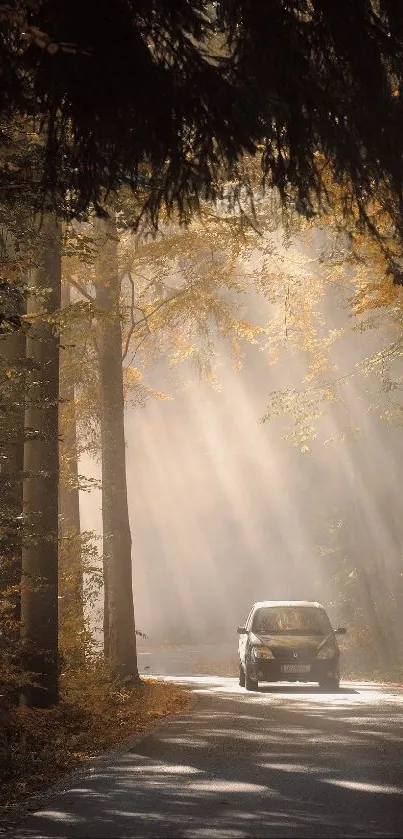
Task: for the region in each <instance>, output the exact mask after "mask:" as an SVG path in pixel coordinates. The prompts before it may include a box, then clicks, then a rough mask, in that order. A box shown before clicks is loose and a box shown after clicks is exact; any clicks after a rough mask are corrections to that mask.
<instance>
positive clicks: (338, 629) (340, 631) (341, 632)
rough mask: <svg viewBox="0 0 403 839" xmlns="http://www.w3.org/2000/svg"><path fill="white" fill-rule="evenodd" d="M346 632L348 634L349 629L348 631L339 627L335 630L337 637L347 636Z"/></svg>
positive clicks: (343, 627)
mask: <svg viewBox="0 0 403 839" xmlns="http://www.w3.org/2000/svg"><path fill="white" fill-rule="evenodd" d="M346 632H347V629H346V627H345V626H338V627H337V629H335V630H334V634H335V635H345V634H346Z"/></svg>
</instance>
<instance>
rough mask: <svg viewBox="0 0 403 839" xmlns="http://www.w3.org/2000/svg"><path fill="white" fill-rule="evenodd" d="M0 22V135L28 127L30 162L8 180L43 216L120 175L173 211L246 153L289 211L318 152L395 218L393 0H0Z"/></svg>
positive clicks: (316, 184) (398, 62)
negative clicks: (45, 205) (37, 202)
mask: <svg viewBox="0 0 403 839" xmlns="http://www.w3.org/2000/svg"><path fill="white" fill-rule="evenodd" d="M0 22H1V26H2V36H1V49H2V54H1V69H2V83H3V93H2V99H1V109H2V122H3V139H4V141H6V133H5V128H4V117H5V116H7V115H8V116H10V115H11V114H13V113H27V114H29V115H31V116H34V115H35V116H36V118H37V120H38V122H39V121H40V122H41V125H42V128H43V129H44V130H43V136H44V137H45V138H46V139H45V141H44V142H45V146H46V147H45V157H44V164H43V172H42V171H37V172H35V173H32V172H27V170H26V169H23V170H21V171H20V172H19V173H18V175H19V177H20V179H21V181H22V182H24V179H25V181H26V180H27V179H28V180H30V179H31V181H32V177H33V175H34V176H35V177H34V178H33V179H34V180H35V179H36V180H38V181H39V182H40V183H39V184H36V186H35V189H36V190H37V194H38V195H39V196H41V199H42V200H45V199H46V200H47V201H48V202H50V203H52V204H53V206H54V207H55V209H57V210H58V211H59V212H60V211H62V212H63V213H64V214H67V213H70V214H71V213H73V214H77V213H78V214H79V213H81V212H84V211H85V210H86V208H87V207H88V205H89V204H90V203H91V202H92V203H95V204H97V203H100V202H101V201H102V200H103V197H104V195H105V192H107V191H108V190H114V189H115V188H117V187H118V186H119V185H121V184H122V183H129V184H130V185H131V186H132V187H133V188H134V189H135V190H137V191H139V190H140V191H142V190H143V189H144V201H145V203H146V209H147V210H148V211H149V213H150V214H151V216H152V217H154V218H155V217H156V215H157V213H158V209H159V207H160V206H161V205H163V204H165V205H168V207H171V206H173V205H177V206H178V207H179V210H180V212H181V213H182V215H186V214H187V212H188V211H189V210H191V209H192V208H193V207H194V206H195V205H197V202H198V200H199V198H200V197H203V196H214V195H215V194H217V192H218V191H219V185H220V183H222V180H223V179H224V178H228V177H230V178H235V177H237V178H240V179H241V181H242V178H243V177H246V176H245V175H242V173H240V172H239V170H238V171H236V169H237V164H238V162H239V160H240V159H241V156H242V155H243V153H244V152H245V151H247V152H250V153H255V152H258V153H261V152H262V164H263V173H264V174H265V176H266V179H267V182H268V183H269V184H275V185H276V186H277V187H279V189H280V191H281V192H282V194H283V196H286V195H287V193H288V190H289V188H290V187H294V188H295V189H296V193H297V196H298V206H299V207H300V209H301V210H302V211H306V212H308V213H309V212H310V211H311V209H312V204H315V202H316V199H317V197H318V195H319V196H321V197H323V179H322V174H323V173H322V169H321V167H323V165H324V162H323V161H326V165H327V164H328V163H330V164H331V165H332V171H333V172H334V173H335V175H336V178H337V179H338V180H340V181H341V180H342V181H343V182H345V183H346V185H347V186H349V187H350V192H351V194H353V195H355V197H356V198H358V200H359V201H360V202H362V204H364V202H365V200H366V199H367V197H368V195H369V196H373V195H375V194H376V193H377V189H378V187H379V185H380V184H381V183H382V184H383V189H385V188H386V189H387V191H389V192H390V202H391V204H390V206H391V210H392V214H393V215H394V218H395V219H396V220H398V219H399V215H400V212H401V203H402V145H403V143H402V74H403V60H402V59H403V46H402V33H403V4H402V2H401V0H372V2H371V0H338V2H337V3H334V2H329V0H270V2H264V0H262V2H256V0H217V2H215V3H211V2H206V0H85V2H82V0H25V2H24V0H21V2H19V0H15V2H14V3H8V4H5V3H2V4H0ZM318 153H319V154H318ZM1 179H2V181H3V186H7V185H9V184H10V181H13V188H16V187H18V184H16V181H17V180H18V178H17V176H16V173H15V172H14V173H10V172H7V171H6V170H4V169H3V170H2V172H1ZM39 185H40V189H39ZM385 185H386V186H385ZM22 186H23V188H26V184H25V186H24V184H22ZM347 209H348V208H347Z"/></svg>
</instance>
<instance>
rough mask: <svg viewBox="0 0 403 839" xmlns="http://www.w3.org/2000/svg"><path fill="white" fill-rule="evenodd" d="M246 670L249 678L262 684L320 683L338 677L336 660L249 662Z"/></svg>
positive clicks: (269, 660) (337, 662)
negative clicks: (302, 662)
mask: <svg viewBox="0 0 403 839" xmlns="http://www.w3.org/2000/svg"><path fill="white" fill-rule="evenodd" d="M248 670H249V674H250V676H251V678H253V679H256V680H259V681H262V682H322V681H325V680H326V679H335V678H337V679H338V678H339V676H340V672H339V661H338V660H336V659H324V660H314V661H311V662H310V663H309V664H306V663H304V664H294V663H291V662H279V661H272V660H271V659H268V660H265V659H263V660H262V659H261V660H256V661H251V662H250V665H249V668H248Z"/></svg>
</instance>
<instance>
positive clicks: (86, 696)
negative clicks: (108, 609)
mask: <svg viewBox="0 0 403 839" xmlns="http://www.w3.org/2000/svg"><path fill="white" fill-rule="evenodd" d="M95 682H96V683H94V682H92V683H91V680H88V681H87V683H86V684H85V685H84V684H82V685H81V688H82V690H81V691H80V684H79V683H77V681H76V682H75V683H74V690H73V689H72V683H71V682H70V684H69V686H68V689H67V690H65V692H64V695H62V701H61V703H60V705H59V706H57V707H55V708H52V709H49V710H39V709H28V708H13V709H11V712H10V718H9V721H8V730H7V735H8V737H7V754H6V760H4V759H3V761H2V766H0V834H1V833H5V832H7V831H8V830H10V829H11V827H12V825H13V824H14V823H15V822H16V821H19V820H20V819H21V818H22V817H23V815H24V812H25V811H26V810H27V809H30V805H31V804H32V802H33V801H34V802H35V800H36V798H37V797H38V796H39V795H40V794H41V793H42V792H44V791H45V790H46V789H47V788H48V787H50V786H51V785H53V784H54V783H56V782H57V781H59V780H60V779H61V778H62V777H63V775H67V774H68V773H69V772H72V771H73V770H76V769H78V768H79V767H81V766H82V765H83V764H85V763H86V762H88V761H91V760H92V759H94V758H96V757H97V756H98V755H99V754H101V753H102V752H105V751H106V750H108V749H110V748H113V747H115V746H118V745H119V744H121V743H123V742H124V741H125V740H128V739H129V738H133V737H136V736H137V735H140V734H141V733H143V732H147V731H148V730H150V729H152V728H153V727H154V726H155V724H156V723H157V722H158V721H159V720H161V719H162V718H164V717H168V716H171V715H173V714H179V713H183V712H185V711H186V710H188V709H189V707H190V705H191V700H190V697H189V694H188V693H186V692H185V691H183V690H181V689H180V688H179V687H177V686H176V685H174V684H172V683H168V682H163V681H156V680H153V679H150V678H146V679H144V678H143V679H142V680H141V683H140V685H137V686H135V687H129V686H124V685H123V684H120V685H118V684H116V683H113V682H107V681H106V680H103V679H102V677H101V676H100V677H99V678H97V679H96V680H95ZM74 693H76V695H74Z"/></svg>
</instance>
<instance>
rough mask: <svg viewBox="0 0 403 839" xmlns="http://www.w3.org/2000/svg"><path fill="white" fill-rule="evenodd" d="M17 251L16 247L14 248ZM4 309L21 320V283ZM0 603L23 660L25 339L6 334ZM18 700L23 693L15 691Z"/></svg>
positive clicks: (9, 648) (1, 344)
mask: <svg viewBox="0 0 403 839" xmlns="http://www.w3.org/2000/svg"><path fill="white" fill-rule="evenodd" d="M11 247H12V245H11ZM1 308H2V311H3V312H5V313H6V315H7V316H11V317H16V318H17V319H18V318H19V316H20V315H22V314H23V313H24V310H25V301H24V296H23V293H22V289H21V286H19V284H18V282H16V283H15V284H13V285H11V284H10V285H7V286H4V287H3V290H2V293H1ZM0 357H1V364H0V367H1V381H2V387H1V394H0V418H1V425H0V557H1V561H0V598H3V597H4V600H5V601H6V602H7V604H8V609H7V618H8V621H7V628H3V632H2V635H1V645H0V646H1V655H2V656H3V655H4V656H5V657H7V658H8V659H10V658H11V660H12V662H13V663H14V664H15V663H18V662H19V660H20V650H19V646H20V617H21V598H20V586H21V567H22V553H21V552H22V538H21V534H22V480H23V469H24V407H25V394H24V380H25V369H24V363H25V333H24V331H23V329H22V328H16V329H15V331H6V332H5V333H4V334H3V335H2V336H1V338H0ZM10 691H11V693H12V696H13V700H17V701H18V693H17V692H16V691H15V690H14V689H13V688H12V686H11V685H10Z"/></svg>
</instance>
